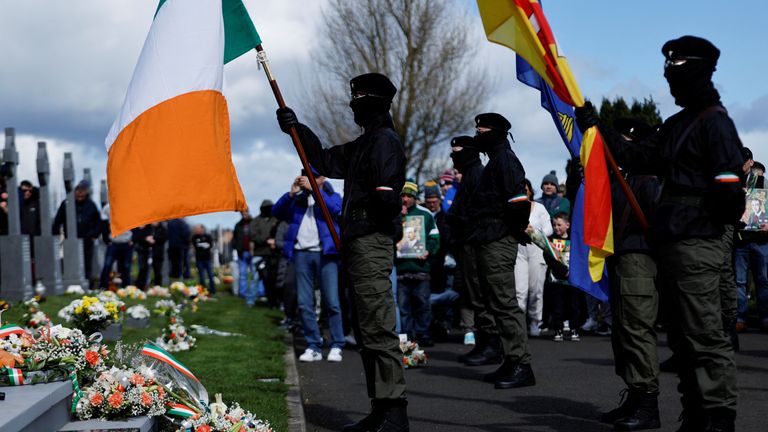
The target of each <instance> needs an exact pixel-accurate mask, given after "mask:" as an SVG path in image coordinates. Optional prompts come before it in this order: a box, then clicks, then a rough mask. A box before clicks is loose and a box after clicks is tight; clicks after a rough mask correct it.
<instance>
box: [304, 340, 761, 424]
mask: <svg viewBox="0 0 768 432" xmlns="http://www.w3.org/2000/svg"><path fill="white" fill-rule="evenodd" d="M662 339H664V336H663V335H662ZM741 341H742V352H741V353H739V354H737V363H738V365H739V384H740V388H741V396H740V401H739V404H740V405H739V417H738V423H737V430H739V431H765V430H768V426H767V425H768V422H767V420H766V414H768V335H766V334H759V333H750V334H746V335H742V338H741ZM296 344H297V346H296V354H297V355H298V354H300V353H301V352H303V351H304V346H303V344H302V340H301V337H300V336H297V342H296ZM530 348H531V352H532V354H533V361H534V363H533V367H534V371H535V373H536V379H537V385H536V386H535V387H529V388H524V389H513V390H495V389H494V388H493V385H492V384H486V383H483V382H482V381H481V377H482V375H483V374H484V373H486V372H489V371H491V370H493V369H494V367H492V366H483V367H474V368H471V367H467V366H463V365H461V364H459V363H458V362H456V357H457V356H458V355H459V354H460V353H462V352H463V351H464V350H465V347H464V346H463V345H460V344H458V343H438V344H437V345H436V346H435V347H433V348H430V349H428V351H427V353H428V355H429V366H428V367H426V368H423V369H411V370H407V371H406V379H407V381H408V399H409V401H410V405H409V407H408V410H409V414H410V417H411V430H412V431H414V432H422V431H445V432H453V431H457V432H458V431H487V432H497V431H498V432H502V431H520V432H527V431H537V432H539V431H542V432H543V431H558V432H570V431H579V432H582V431H583V432H590V431H610V430H613V429H612V428H611V427H609V426H607V425H603V424H600V423H599V422H597V421H596V420H595V419H596V418H598V417H599V415H600V413H601V412H603V411H605V410H609V409H611V408H613V407H615V405H616V404H617V402H618V393H619V391H620V390H621V388H622V382H621V381H620V380H619V379H618V378H617V377H616V376H615V375H614V374H613V361H612V355H611V349H610V343H609V340H608V338H606V337H599V336H596V337H589V336H586V337H582V341H581V342H562V343H555V342H552V341H550V340H543V339H535V340H531V342H530ZM324 354H326V353H324ZM660 355H661V358H662V359H666V358H667V356H668V355H669V350H668V349H666V348H664V347H661V348H660ZM298 367H299V375H300V378H301V386H302V396H303V400H304V408H305V413H306V419H307V430H308V431H337V430H340V428H341V426H342V425H343V424H345V423H348V422H349V421H350V420H356V419H358V418H360V417H361V416H363V415H364V414H365V413H367V412H368V409H369V406H368V404H369V400H368V398H367V396H366V394H365V384H364V378H363V375H362V365H361V363H360V357H359V355H358V354H357V352H356V351H354V350H345V351H344V361H343V362H342V363H340V364H333V363H328V362H327V361H322V362H317V363H300V362H299V365H298ZM676 382H677V377H676V376H674V375H672V374H663V375H662V396H661V399H660V407H661V415H662V429H661V430H662V431H674V430H676V429H677V427H678V426H679V424H678V423H677V417H678V415H679V412H680V408H679V402H678V396H677V392H676V390H675V386H676Z"/></svg>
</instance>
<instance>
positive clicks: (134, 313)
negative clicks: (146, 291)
mask: <svg viewBox="0 0 768 432" xmlns="http://www.w3.org/2000/svg"><path fill="white" fill-rule="evenodd" d="M126 313H127V314H128V316H129V317H131V318H133V319H137V320H140V319H145V318H149V315H150V313H149V309H147V308H146V307H145V306H144V305H136V306H131V307H129V308H128V310H127V311H126Z"/></svg>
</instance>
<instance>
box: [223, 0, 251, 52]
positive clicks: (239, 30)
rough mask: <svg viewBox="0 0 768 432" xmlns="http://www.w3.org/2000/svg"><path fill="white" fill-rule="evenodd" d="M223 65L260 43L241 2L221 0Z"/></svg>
mask: <svg viewBox="0 0 768 432" xmlns="http://www.w3.org/2000/svg"><path fill="white" fill-rule="evenodd" d="M221 7H222V13H223V14H224V64H227V63H229V62H231V61H232V60H234V59H236V58H238V57H240V56H241V55H243V54H245V53H246V52H248V51H250V50H252V49H254V48H256V45H259V44H260V43H261V38H260V37H259V33H258V32H256V27H254V26H253V21H251V17H250V16H248V10H247V9H246V8H245V5H244V4H243V2H242V0H223V1H222V5H221Z"/></svg>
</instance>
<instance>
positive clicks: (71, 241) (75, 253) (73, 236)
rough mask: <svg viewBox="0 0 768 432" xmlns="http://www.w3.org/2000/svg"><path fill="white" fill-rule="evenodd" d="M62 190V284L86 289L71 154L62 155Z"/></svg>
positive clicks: (86, 283)
mask: <svg viewBox="0 0 768 432" xmlns="http://www.w3.org/2000/svg"><path fill="white" fill-rule="evenodd" d="M64 189H65V190H66V192H67V199H66V212H67V213H66V214H67V218H66V219H67V228H66V232H67V233H68V234H69V235H67V237H66V238H65V239H64V273H63V276H62V282H63V283H64V286H66V287H68V286H70V285H80V286H81V287H83V289H88V288H89V287H88V281H86V280H85V267H84V265H83V241H82V240H80V239H79V238H77V212H76V210H75V166H74V163H73V162H72V153H69V152H67V153H64Z"/></svg>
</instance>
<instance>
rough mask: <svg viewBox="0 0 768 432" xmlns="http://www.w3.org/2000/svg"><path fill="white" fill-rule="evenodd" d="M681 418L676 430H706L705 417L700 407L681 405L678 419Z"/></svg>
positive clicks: (692, 431)
mask: <svg viewBox="0 0 768 432" xmlns="http://www.w3.org/2000/svg"><path fill="white" fill-rule="evenodd" d="M681 420H682V424H681V425H680V429H678V430H677V432H702V431H704V430H706V427H707V418H706V416H705V415H704V412H703V411H701V410H700V409H691V408H685V407H683V412H682V413H681V414H680V418H679V419H678V421H681Z"/></svg>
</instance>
